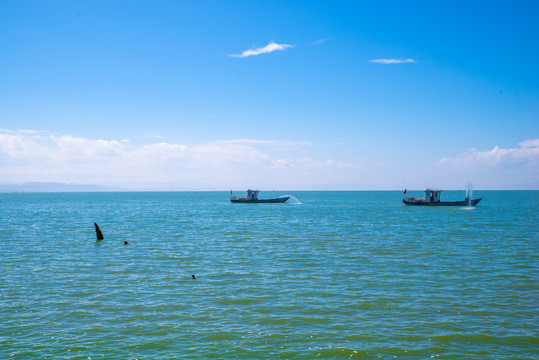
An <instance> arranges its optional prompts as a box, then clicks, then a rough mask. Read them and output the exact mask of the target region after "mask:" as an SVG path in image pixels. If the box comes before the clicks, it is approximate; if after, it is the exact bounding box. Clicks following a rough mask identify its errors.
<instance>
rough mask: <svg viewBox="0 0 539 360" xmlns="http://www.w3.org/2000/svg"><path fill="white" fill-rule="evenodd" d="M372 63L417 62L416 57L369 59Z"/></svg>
mask: <svg viewBox="0 0 539 360" xmlns="http://www.w3.org/2000/svg"><path fill="white" fill-rule="evenodd" d="M369 62H371V63H376V64H411V63H415V60H414V59H373V60H369Z"/></svg>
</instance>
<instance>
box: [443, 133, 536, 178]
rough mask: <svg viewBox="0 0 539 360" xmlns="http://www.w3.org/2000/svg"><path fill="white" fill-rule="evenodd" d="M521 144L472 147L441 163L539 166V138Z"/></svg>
mask: <svg viewBox="0 0 539 360" xmlns="http://www.w3.org/2000/svg"><path fill="white" fill-rule="evenodd" d="M519 145H520V147H519V148H512V149H504V148H501V147H499V146H495V147H494V148H492V150H486V151H478V150H477V149H470V151H468V152H467V153H465V154H462V155H460V156H457V157H454V158H445V159H441V160H440V163H441V164H454V165H462V166H478V165H488V166H499V165H502V164H514V163H524V164H527V165H529V166H532V167H534V168H537V167H538V166H539V139H531V140H526V141H523V142H521V143H519ZM537 170H539V169H537Z"/></svg>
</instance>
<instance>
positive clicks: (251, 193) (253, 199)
mask: <svg viewBox="0 0 539 360" xmlns="http://www.w3.org/2000/svg"><path fill="white" fill-rule="evenodd" d="M259 192H260V190H251V189H249V190H247V196H246V197H240V198H236V197H235V196H232V190H231V191H230V195H231V196H232V197H231V198H230V201H231V202H233V203H247V204H261V203H284V202H286V200H288V199H289V198H290V196H288V195H283V196H279V197H278V198H275V199H259V198H258V193H259Z"/></svg>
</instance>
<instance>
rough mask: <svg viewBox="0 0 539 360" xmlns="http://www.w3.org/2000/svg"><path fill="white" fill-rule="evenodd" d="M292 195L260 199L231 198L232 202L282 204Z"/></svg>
mask: <svg viewBox="0 0 539 360" xmlns="http://www.w3.org/2000/svg"><path fill="white" fill-rule="evenodd" d="M288 199H290V197H280V198H276V199H258V200H246V199H230V202H232V203H235V204H282V203H284V202H286V200H288Z"/></svg>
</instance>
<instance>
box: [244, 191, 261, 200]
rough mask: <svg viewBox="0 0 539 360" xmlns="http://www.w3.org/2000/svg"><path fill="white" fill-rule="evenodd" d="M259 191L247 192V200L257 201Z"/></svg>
mask: <svg viewBox="0 0 539 360" xmlns="http://www.w3.org/2000/svg"><path fill="white" fill-rule="evenodd" d="M259 192H260V190H251V189H249V190H247V200H258V193H259Z"/></svg>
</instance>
